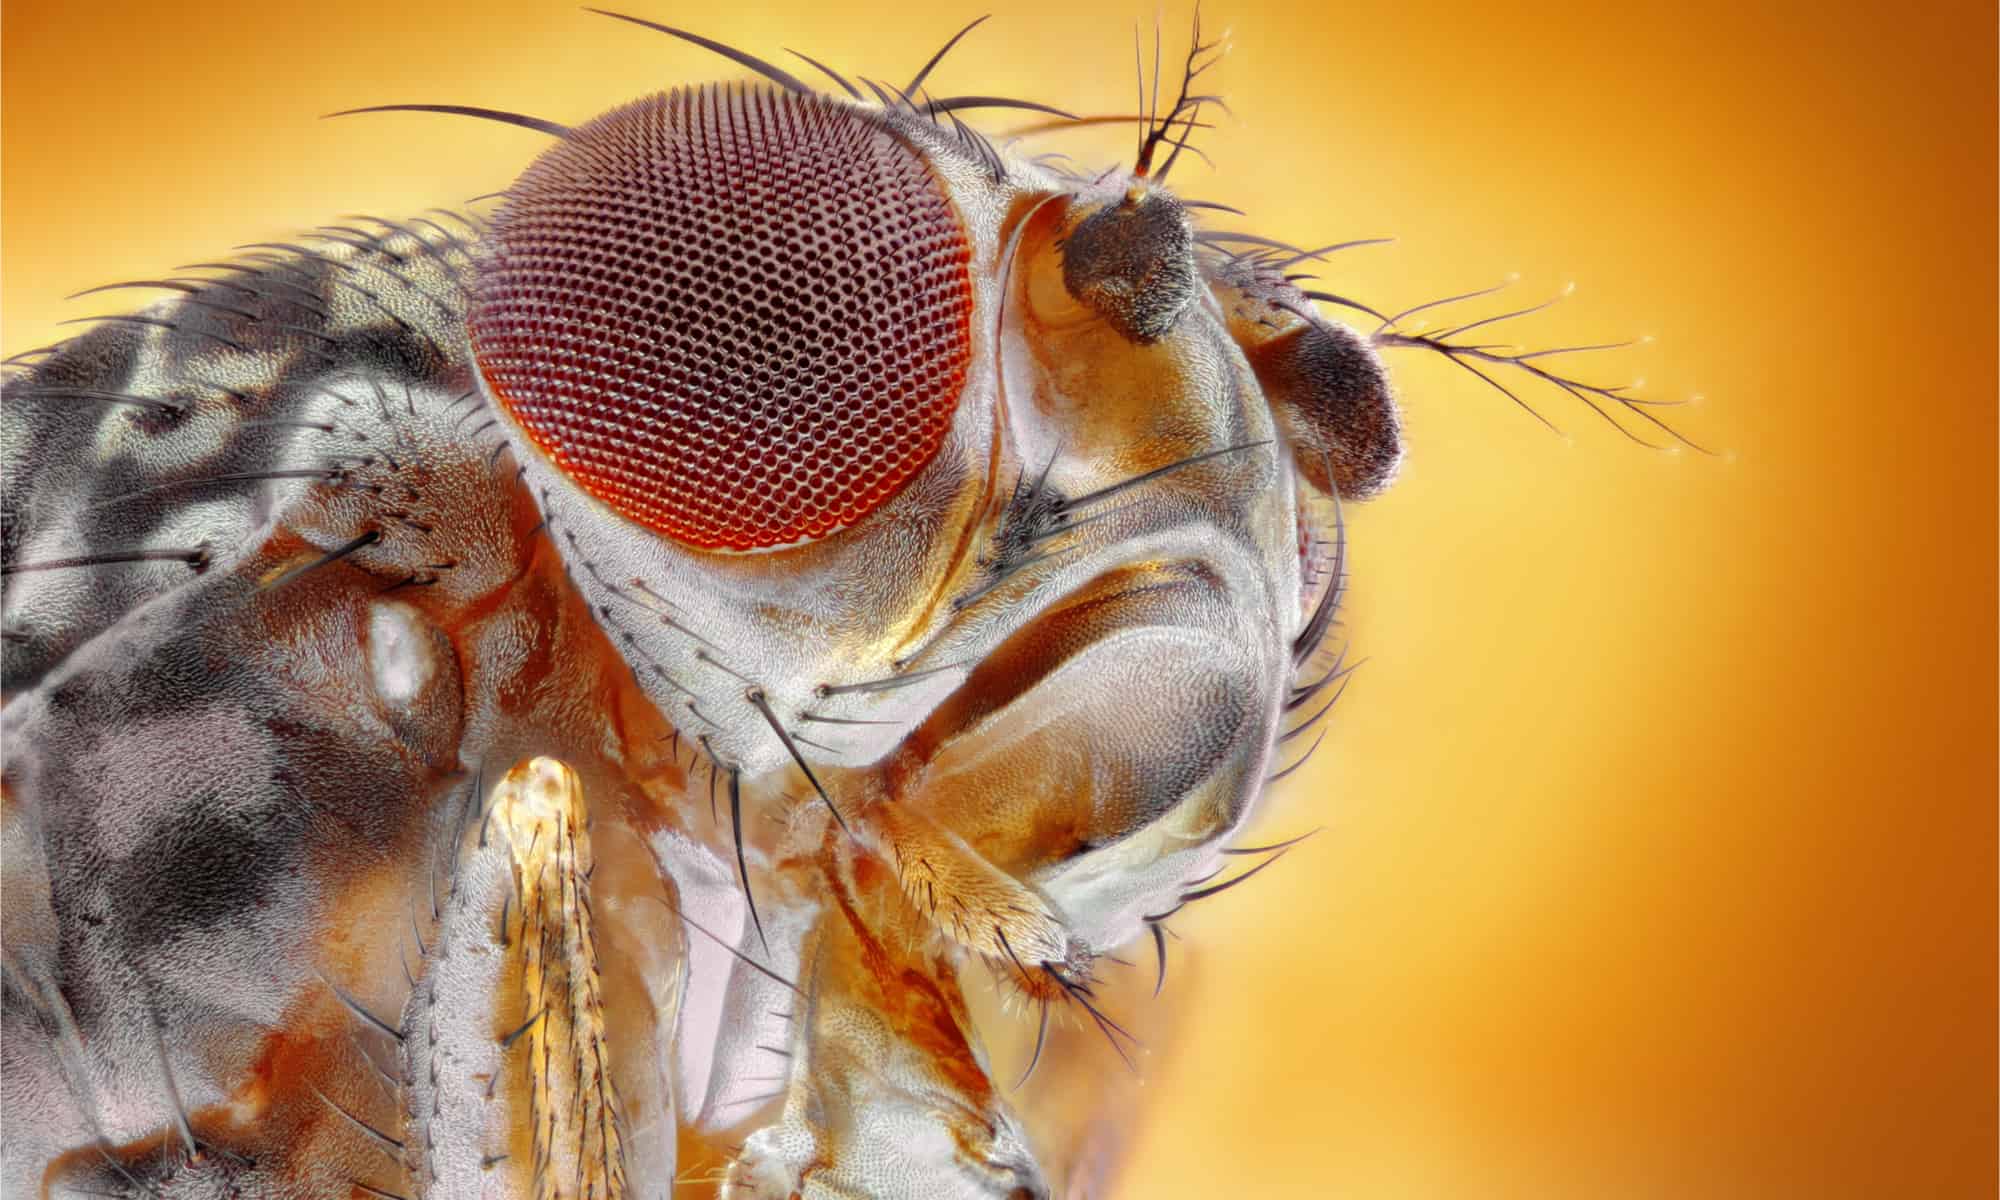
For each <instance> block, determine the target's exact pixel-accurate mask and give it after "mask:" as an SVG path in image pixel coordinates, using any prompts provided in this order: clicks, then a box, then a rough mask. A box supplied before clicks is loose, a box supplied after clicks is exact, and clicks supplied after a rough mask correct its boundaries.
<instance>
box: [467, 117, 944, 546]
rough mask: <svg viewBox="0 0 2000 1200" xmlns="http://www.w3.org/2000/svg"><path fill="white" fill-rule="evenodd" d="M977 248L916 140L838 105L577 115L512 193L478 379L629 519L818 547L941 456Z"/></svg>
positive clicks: (500, 235)
mask: <svg viewBox="0 0 2000 1200" xmlns="http://www.w3.org/2000/svg"><path fill="white" fill-rule="evenodd" d="M969 257H970V250H969V244H968V241H967V238H966V235H965V232H964V229H963V226H962V225H961V223H960V220H959V217H958V215H957V213H956V212H955V211H954V209H953V207H952V205H951V202H950V201H949V200H948V199H947V198H946V196H945V194H944V191H943V189H942V187H941V185H940V184H939V182H938V180H937V179H936V177H935V176H934V175H933V174H932V171H931V168H930V166H929V164H928V163H927V162H926V160H925V159H924V158H923V156H922V155H921V154H920V153H919V152H918V151H917V150H915V149H914V148H912V147H911V146H910V145H909V144H908V143H906V142H905V141H904V140H903V139H901V138H900V137H898V136H897V135H896V134H895V133H894V132H893V131H892V130H891V129H890V128H889V127H888V126H887V125H886V124H885V123H884V122H882V121H881V120H879V119H877V118H875V117H873V116H871V115H869V114H868V113H865V112H863V111H862V110H859V109H857V108H854V107H852V106H849V105H846V104H844V103H842V102H840V101H836V100H830V99H826V98H824V97H818V96H798V95H791V94H785V93H780V92H776V91H772V90H768V89H764V88H761V87H746V86H729V85H718V86H709V87H700V88H687V89H680V90H676V91H673V92H670V93H667V94H664V95H657V96H653V97H649V98H647V99H644V100H640V101H637V102H635V103H633V104H630V105H627V106H625V107H623V108H619V109H615V110H613V111H611V112H609V113H607V114H605V115H604V116H601V117H599V118H597V119H596V120H594V121H592V122H590V123H589V124H587V125H584V126H582V127H580V128H578V129H577V130H575V131H574V132H573V133H572V134H571V135H570V136H569V137H568V138H566V139H565V140H564V141H562V142H561V143H559V144H558V145H556V146H555V147H553V148H551V149H550V150H549V151H547V152H546V153H545V154H543V155H542V157H541V158H540V159H538V160H537V161H536V162H535V163H534V164H533V165H532V166H531V167H530V168H529V169H528V170H527V172H526V173H525V174H523V175H522V177H521V179H520V180H519V182H518V183H516V185H515V186H514V187H513V188H512V189H511V190H510V192H509V193H508V197H507V201H506V204H505V206H504V207H503V208H502V210H501V212H500V213H499V215H498V217H497V218H496V220H495V223H494V227H493V229H492V231H491V233H490V235H489V242H488V250H487V253H486V255H485V257H484V258H483V260H482V262H481V265H480V268H479V273H478V277H477V280H476V283H475V285H474V289H473V299H472V306H471V316H470V322H469V326H470V330H471V338H472V345H473V352H474V357H475V359H476V360H477V362H478V365H479V369H480V371H481V373H482V375H483V376H484V378H485V380H486V382H487V384H488V386H489V387H490V388H491V389H492V391H493V393H494V394H495V396H496V397H497V398H498V399H499V400H500V402H501V403H502V404H504V405H505V406H506V408H507V410H508V411H509V413H510V414H511V415H512V416H513V419H514V420H515V421H517V422H518V423H519V424H520V425H521V427H522V428H523V430H524V431H525V432H526V433H527V435H528V437H529V438H531V439H532V440H533V441H534V442H535V444H536V445H537V446H538V447H539V448H540V449H541V450H542V451H543V452H544V453H545V454H547V455H548V456H549V457H550V458H551V459H553V460H554V461H555V462H556V463H557V464H558V465H559V466H560V467H561V468H562V469H563V471H564V472H565V473H567V474H568V475H569V476H570V477H571V478H572V479H574V480H575V481H576V482H577V483H578V485H579V486H581V487H582V488H583V489H584V490H585V491H587V492H589V493H590V494H591V495H592V496H594V497H596V498H597V499H598V500H600V501H602V502H604V503H605V504H606V505H608V506H609V507H611V508H612V509H613V510H615V511H617V512H618V513H620V514H621V515H623V516H625V517H626V518H628V519H630V520H632V521H634V522H636V523H638V524H640V525H642V526H645V527H647V528H649V529H652V530H654V531H655V532H658V533H661V534H665V535H666V536H668V537H670V538H672V539H674V540H675V541H677V542H680V543H681V544H683V545H687V546H691V547H695V548H699V549H704V550H734V551H745V550H764V549H770V548H773V547H782V546H786V545H791V544H796V543H799V542H805V541H811V540H816V539H819V538H822V537H825V536H826V535H828V534H830V533H833V532H836V531H838V530H840V529H843V528H846V527H848V526H850V525H852V524H854V523H855V522H857V521H859V520H860V519H862V518H863V517H865V516H867V515H868V514H869V513H870V512H872V511H874V510H875V509H876V508H877V507H879V506H880V505H881V504H882V503H883V502H884V501H885V500H887V499H888V498H889V497H890V496H892V495H894V494H895V493H896V491H897V490H898V489H899V488H901V487H902V486H903V485H904V484H906V483H907V482H909V480H910V479H911V478H912V477H913V476H914V475H915V474H916V473H917V472H918V471H920V470H921V469H922V468H923V466H924V465H925V464H926V463H928V462H929V461H930V460H931V458H932V457H933V456H934V455H935V454H936V453H937V450H938V448H939V446H941V445H942V444H943V442H944V439H945V436H946V434H947V432H948V431H949V429H950V425H951V420H952V414H953V412H954V411H955V409H956V406H957V402H958V397H959V394H960V392H961V390H962V389H963V387H964V384H965V378H966V372H967V367H968V363H969V361H970V358H971V336H970V322H971V312H972V298H971V296H972V291H971V280H970V274H969V261H968V260H969Z"/></svg>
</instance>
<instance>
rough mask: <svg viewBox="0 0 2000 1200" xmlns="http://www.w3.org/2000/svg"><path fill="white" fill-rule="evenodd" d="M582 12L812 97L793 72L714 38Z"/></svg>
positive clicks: (594, 10)
mask: <svg viewBox="0 0 2000 1200" xmlns="http://www.w3.org/2000/svg"><path fill="white" fill-rule="evenodd" d="M583 11H585V12H587V13H596V14H597V15H598V16H600V17H610V18H611V19H612V20H614V21H625V22H629V23H630V24H633V25H638V26H640V27H641V28H645V29H651V30H653V31H654V32H656V33H664V34H666V35H667V36H669V37H677V38H679V39H681V40H682V41H684V42H692V43H694V44H695V45H697V46H700V47H701V48H702V49H704V50H712V51H714V52H715V53H717V54H720V55H721V56H722V57H724V58H726V59H728V60H730V61H731V62H733V63H736V64H737V65H738V66H742V67H747V68H749V69H750V70H752V71H755V72H756V73H757V74H759V75H762V76H763V77H764V78H766V79H768V80H770V81H771V82H772V83H775V84H777V85H778V86H779V87H781V88H784V89H785V90H786V91H788V92H798V93H799V94H801V95H806V96H810V95H812V91H813V90H812V89H811V88H809V87H807V86H806V85H805V84H803V83H801V82H800V81H799V78H798V76H796V75H794V74H792V73H791V72H790V71H787V70H785V69H784V68H782V67H776V66H773V65H771V64H770V63H767V62H765V61H764V60H763V59H761V58H758V57H757V56H756V55H754V54H750V53H748V52H746V51H742V50H738V49H737V48H736V47H734V46H730V45H726V44H724V43H722V42H718V41H716V40H714V39H713V38H705V37H703V36H701V35H700V34H698V33H689V32H688V31H687V30H685V29H676V28H674V27H673V26H671V25H662V24H660V23H659V22H657V21H648V20H645V19H644V18H642V17H633V16H627V15H626V14H624V13H615V12H611V11H609V10H607V9H602V8H590V7H587V6H586V7H585V8H584V10H583Z"/></svg>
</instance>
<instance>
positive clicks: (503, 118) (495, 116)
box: [326, 104, 570, 137]
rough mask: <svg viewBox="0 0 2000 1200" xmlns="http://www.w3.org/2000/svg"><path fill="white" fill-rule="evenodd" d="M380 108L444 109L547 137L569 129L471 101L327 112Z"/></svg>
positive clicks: (344, 112)
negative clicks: (543, 134) (484, 106)
mask: <svg viewBox="0 0 2000 1200" xmlns="http://www.w3.org/2000/svg"><path fill="white" fill-rule="evenodd" d="M380 112H425V113H444V114H445V115H447V116H454V117H477V118H478V119H480V120H482V121H496V122H498V123H500V124H502V125H515V126H519V127H520V128H522V129H532V130H534V131H535V132H537V133H546V134H548V135H549V136H550V137H568V136H569V132H570V130H569V126H567V125H563V124H559V123H558V122H555V121H547V120H543V119H542V118H541V117H531V116H528V115H527V114H526V113H517V112H507V111H505V110H503V109H498V108H480V107H478V106H477V105H471V104H371V105H368V106H367V107H365V108H343V109H341V110H340V111H339V112H330V113H328V114H326V115H327V117H329V118H330V117H351V116H355V115H357V114H359V113H380Z"/></svg>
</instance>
